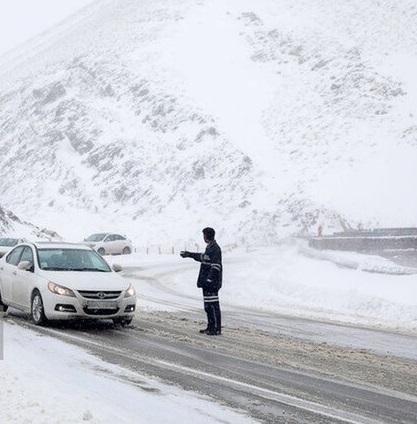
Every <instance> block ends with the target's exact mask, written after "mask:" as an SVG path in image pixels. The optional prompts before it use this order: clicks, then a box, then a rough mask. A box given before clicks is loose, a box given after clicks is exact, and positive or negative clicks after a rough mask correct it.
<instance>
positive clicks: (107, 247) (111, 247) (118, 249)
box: [84, 233, 133, 256]
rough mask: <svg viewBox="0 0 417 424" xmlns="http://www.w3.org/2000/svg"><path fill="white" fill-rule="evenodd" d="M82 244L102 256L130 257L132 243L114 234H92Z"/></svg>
mask: <svg viewBox="0 0 417 424" xmlns="http://www.w3.org/2000/svg"><path fill="white" fill-rule="evenodd" d="M84 244H85V245H87V246H89V247H91V248H92V249H94V250H95V251H96V252H98V253H100V255H101V256H103V255H130V254H131V253H132V251H133V246H132V242H131V241H130V240H129V239H127V238H126V237H125V236H122V235H120V234H114V233H98V234H92V235H91V236H89V237H87V238H86V239H85V240H84Z"/></svg>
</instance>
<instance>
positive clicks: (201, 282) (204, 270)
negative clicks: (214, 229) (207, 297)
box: [189, 241, 223, 291]
mask: <svg viewBox="0 0 417 424" xmlns="http://www.w3.org/2000/svg"><path fill="white" fill-rule="evenodd" d="M189 255H190V257H191V258H193V259H194V260H195V261H197V262H201V267H200V273H199V274H198V280H197V287H200V288H203V289H205V290H211V291H216V290H219V289H220V288H221V286H222V282H223V265H222V251H221V249H220V246H219V245H218V244H217V243H216V241H212V242H210V243H209V244H208V245H207V248H206V251H205V252H204V253H189Z"/></svg>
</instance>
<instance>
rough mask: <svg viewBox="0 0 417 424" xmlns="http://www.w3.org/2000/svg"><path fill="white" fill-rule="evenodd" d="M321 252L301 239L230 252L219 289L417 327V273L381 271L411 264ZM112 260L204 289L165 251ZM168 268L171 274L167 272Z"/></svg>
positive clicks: (301, 308)
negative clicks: (317, 254)
mask: <svg viewBox="0 0 417 424" xmlns="http://www.w3.org/2000/svg"><path fill="white" fill-rule="evenodd" d="M323 255H324V256H323V257H314V256H313V255H312V252H311V251H310V252H308V250H306V248H305V247H303V246H302V247H300V246H299V245H282V246H278V247H274V248H258V249H252V250H250V251H246V252H245V251H235V252H233V253H229V254H226V255H225V258H224V285H223V288H222V290H221V298H222V301H223V304H224V306H225V307H226V304H229V305H234V306H240V307H245V308H255V309H260V310H263V311H270V312H276V313H285V314H290V315H294V316H302V317H313V318H318V319H329V320H336V321H343V322H349V323H356V324H364V325H370V326H377V327H383V328H398V329H402V330H410V331H416V330H417V275H412V274H410V275H394V274H384V273H382V271H384V269H385V270H387V269H388V270H390V271H393V270H396V271H397V272H398V274H401V273H402V271H404V272H403V273H404V274H407V272H409V271H410V268H403V267H400V266H399V265H396V264H393V263H392V262H390V261H388V260H386V259H383V258H379V257H376V256H367V255H359V254H355V253H347V252H343V253H340V254H339V253H335V252H332V253H331V254H328V253H324V254H323ZM113 261H114V262H122V263H125V265H126V266H132V265H135V264H136V265H139V266H141V267H143V269H144V271H143V272H146V275H152V274H155V276H156V277H157V278H158V280H160V281H161V282H162V283H164V284H165V285H166V286H167V287H169V288H170V289H175V290H177V291H178V292H180V293H182V294H184V295H187V296H196V297H198V296H199V294H200V293H199V291H198V289H197V288H196V286H195V280H196V278H197V272H198V264H195V266H194V264H193V262H188V263H189V265H190V266H189V267H187V268H183V267H181V266H180V264H182V265H183V264H184V260H181V258H179V257H178V258H176V257H173V256H168V255H162V256H158V257H157V256H154V257H148V256H135V255H133V256H131V257H128V258H121V257H118V258H117V259H116V258H114V259H113ZM181 261H183V262H181ZM158 263H159V264H160V266H158ZM162 265H164V267H163V269H164V273H163V274H161V267H162ZM169 267H171V269H172V272H171V273H169V272H167V271H169V269H170V268H169ZM366 271H368V272H366ZM369 271H371V272H369ZM406 271H407V272H406ZM136 284H138V285H140V282H137V283H136ZM138 289H139V292H140V290H141V288H140V287H139V286H138ZM144 294H146V293H144ZM184 301H186V300H185V299H184Z"/></svg>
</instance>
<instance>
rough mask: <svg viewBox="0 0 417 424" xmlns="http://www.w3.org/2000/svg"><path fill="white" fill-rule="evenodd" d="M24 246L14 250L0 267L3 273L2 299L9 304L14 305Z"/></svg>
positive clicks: (0, 271)
mask: <svg viewBox="0 0 417 424" xmlns="http://www.w3.org/2000/svg"><path fill="white" fill-rule="evenodd" d="M23 250H24V246H18V247H16V248H14V249H13V250H12V251H11V252H10V253H9V254H8V255H7V256H6V260H5V261H4V262H3V263H2V265H1V267H0V273H1V297H2V299H3V300H4V301H6V303H7V304H9V303H10V304H13V303H15V302H14V298H13V290H12V287H13V284H14V282H15V279H16V276H17V264H18V263H19V262H20V257H21V256H22V253H23Z"/></svg>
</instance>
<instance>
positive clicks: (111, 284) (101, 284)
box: [39, 271, 129, 290]
mask: <svg viewBox="0 0 417 424" xmlns="http://www.w3.org/2000/svg"><path fill="white" fill-rule="evenodd" d="M39 275H41V276H42V277H43V278H45V279H47V280H48V281H52V282H54V283H56V284H60V285H62V286H65V287H68V288H70V289H73V290H127V288H128V287H129V283H128V282H127V281H126V280H124V279H123V278H122V277H121V276H120V275H118V274H116V273H115V272H89V271H81V272H80V271H40V272H39Z"/></svg>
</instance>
